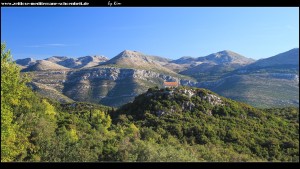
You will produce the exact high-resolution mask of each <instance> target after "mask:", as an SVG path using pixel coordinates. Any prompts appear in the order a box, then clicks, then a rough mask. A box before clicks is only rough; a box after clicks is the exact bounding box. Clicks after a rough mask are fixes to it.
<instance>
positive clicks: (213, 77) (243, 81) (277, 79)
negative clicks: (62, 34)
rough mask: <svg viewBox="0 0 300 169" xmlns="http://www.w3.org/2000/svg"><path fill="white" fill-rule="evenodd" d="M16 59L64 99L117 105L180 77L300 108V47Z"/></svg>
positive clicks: (232, 94)
mask: <svg viewBox="0 0 300 169" xmlns="http://www.w3.org/2000/svg"><path fill="white" fill-rule="evenodd" d="M16 62H17V64H19V65H20V67H21V66H22V67H23V71H33V74H35V76H34V78H33V82H34V86H35V89H36V90H37V91H39V92H40V93H44V95H47V96H49V97H52V96H53V98H59V99H60V100H62V101H64V102H68V101H70V100H75V101H88V102H93V103H101V104H104V105H109V106H116V107H118V106H121V105H122V104H125V103H128V102H130V101H132V100H133V99H134V97H135V96H137V95H139V94H141V93H143V92H145V91H147V89H148V88H149V87H154V86H159V87H162V86H163V85H162V84H163V82H164V81H178V82H179V83H180V85H185V86H194V87H201V88H207V89H210V90H212V91H214V92H216V93H218V94H220V95H222V96H225V97H228V98H232V99H235V100H238V101H243V102H246V103H249V104H251V105H253V106H258V107H260V106H262V107H270V106H287V105H296V106H299V96H298V95H299V49H298V48H296V49H292V50H290V51H287V52H284V53H281V54H278V55H276V56H273V57H270V58H266V59H262V60H258V61H255V60H253V59H250V58H247V57H244V56H243V55H240V54H238V53H235V52H232V51H229V50H224V51H220V52H216V53H213V54H210V55H207V56H204V57H198V58H193V57H188V56H185V57H182V58H180V59H177V60H171V59H167V58H164V57H160V56H152V55H147V54H143V53H141V52H137V51H130V50H124V51H122V52H121V53H119V54H118V55H116V56H115V57H113V58H111V59H109V60H108V59H107V58H106V57H102V56H99V57H96V56H85V57H80V58H76V59H75V58H68V57H64V56H54V57H50V58H47V59H45V60H42V61H35V60H33V59H23V60H17V61H16ZM266 63H269V64H266ZM52 89H53V90H52ZM54 91H57V92H54ZM274 91H276V92H277V93H276V92H274ZM59 93H60V94H59ZM66 98H70V99H66Z"/></svg>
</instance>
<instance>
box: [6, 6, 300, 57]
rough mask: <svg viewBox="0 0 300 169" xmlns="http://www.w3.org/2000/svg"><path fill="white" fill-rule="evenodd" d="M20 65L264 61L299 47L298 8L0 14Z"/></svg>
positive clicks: (71, 10) (17, 9)
mask: <svg viewBox="0 0 300 169" xmlns="http://www.w3.org/2000/svg"><path fill="white" fill-rule="evenodd" d="M1 42H6V44H7V48H9V49H11V52H12V54H13V57H14V59H20V58H26V57H32V58H34V59H44V58H47V57H51V56H70V57H80V56H87V55H105V56H107V57H109V58H112V57H114V56H116V55H117V54H118V53H120V52H122V51H123V50H125V49H128V50H136V51H140V52H142V53H145V54H149V55H157V56H163V57H167V58H171V59H177V58H180V57H182V56H192V57H199V56H206V55H208V54H211V53H215V52H218V51H222V50H231V51H234V52H237V53H239V54H242V55H244V56H246V57H250V58H254V59H260V58H266V57H270V56H274V55H276V54H278V53H282V52H285V51H287V50H290V49H292V48H296V47H297V48H298V47H299V8H298V7H288V8H283V7H276V8H275V7H273V8H271V7H268V8H265V7H264V8H263V7H257V8H254V7H234V8H229V7H210V8H208V7H194V8H192V7H188V8H183V7H176V8H173V7H172V8H171V7H168V8H165V7H124V8H119V7H118V8H113V7H77V8H75V7H66V8H63V7H45V8H44V7H38V8H37V7H25V8H20V7H15V8H10V7H2V8H1Z"/></svg>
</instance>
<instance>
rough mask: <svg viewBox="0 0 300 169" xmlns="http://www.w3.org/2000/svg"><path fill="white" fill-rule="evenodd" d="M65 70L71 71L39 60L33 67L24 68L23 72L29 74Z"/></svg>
mask: <svg viewBox="0 0 300 169" xmlns="http://www.w3.org/2000/svg"><path fill="white" fill-rule="evenodd" d="M65 69H69V68H67V67H64V66H61V65H59V64H56V63H53V62H50V61H47V60H37V61H36V63H34V64H32V65H28V67H26V68H24V69H23V70H22V71H23V72H28V71H44V70H65Z"/></svg>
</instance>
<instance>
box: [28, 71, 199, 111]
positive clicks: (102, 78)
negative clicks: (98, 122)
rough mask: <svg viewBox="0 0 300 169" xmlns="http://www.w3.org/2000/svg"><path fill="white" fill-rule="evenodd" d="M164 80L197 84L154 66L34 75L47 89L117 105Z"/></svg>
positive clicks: (160, 84) (39, 72)
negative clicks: (155, 68)
mask: <svg viewBox="0 0 300 169" xmlns="http://www.w3.org/2000/svg"><path fill="white" fill-rule="evenodd" d="M163 81H178V82H179V83H180V84H181V85H189V86H195V85H196V84H197V83H196V82H193V81H191V80H187V79H180V78H178V77H174V76H171V75H167V74H163V73H158V72H154V71H150V70H140V69H127V68H114V67H103V68H90V69H81V70H63V71H50V70H49V71H38V72H35V73H34V78H33V82H34V83H37V84H42V85H43V86H47V87H48V88H47V92H51V91H53V90H49V87H50V88H52V89H55V91H57V92H59V93H62V94H63V95H65V96H67V97H68V98H70V99H72V100H75V101H88V102H94V103H101V104H105V105H109V106H116V107H118V106H121V105H122V104H124V103H127V102H130V101H132V100H133V99H134V97H135V96H137V95H139V94H141V93H144V92H146V91H147V90H148V88H149V87H154V86H159V87H162V84H163ZM36 86H41V85H36ZM44 89H45V88H44ZM39 91H43V93H45V92H46V91H45V90H43V89H42V88H39ZM53 95H54V94H53ZM48 96H51V94H48Z"/></svg>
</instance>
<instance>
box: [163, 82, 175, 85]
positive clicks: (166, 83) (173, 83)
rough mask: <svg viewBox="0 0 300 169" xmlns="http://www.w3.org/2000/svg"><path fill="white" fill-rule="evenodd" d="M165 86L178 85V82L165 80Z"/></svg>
mask: <svg viewBox="0 0 300 169" xmlns="http://www.w3.org/2000/svg"><path fill="white" fill-rule="evenodd" d="M164 85H165V86H178V82H164Z"/></svg>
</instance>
